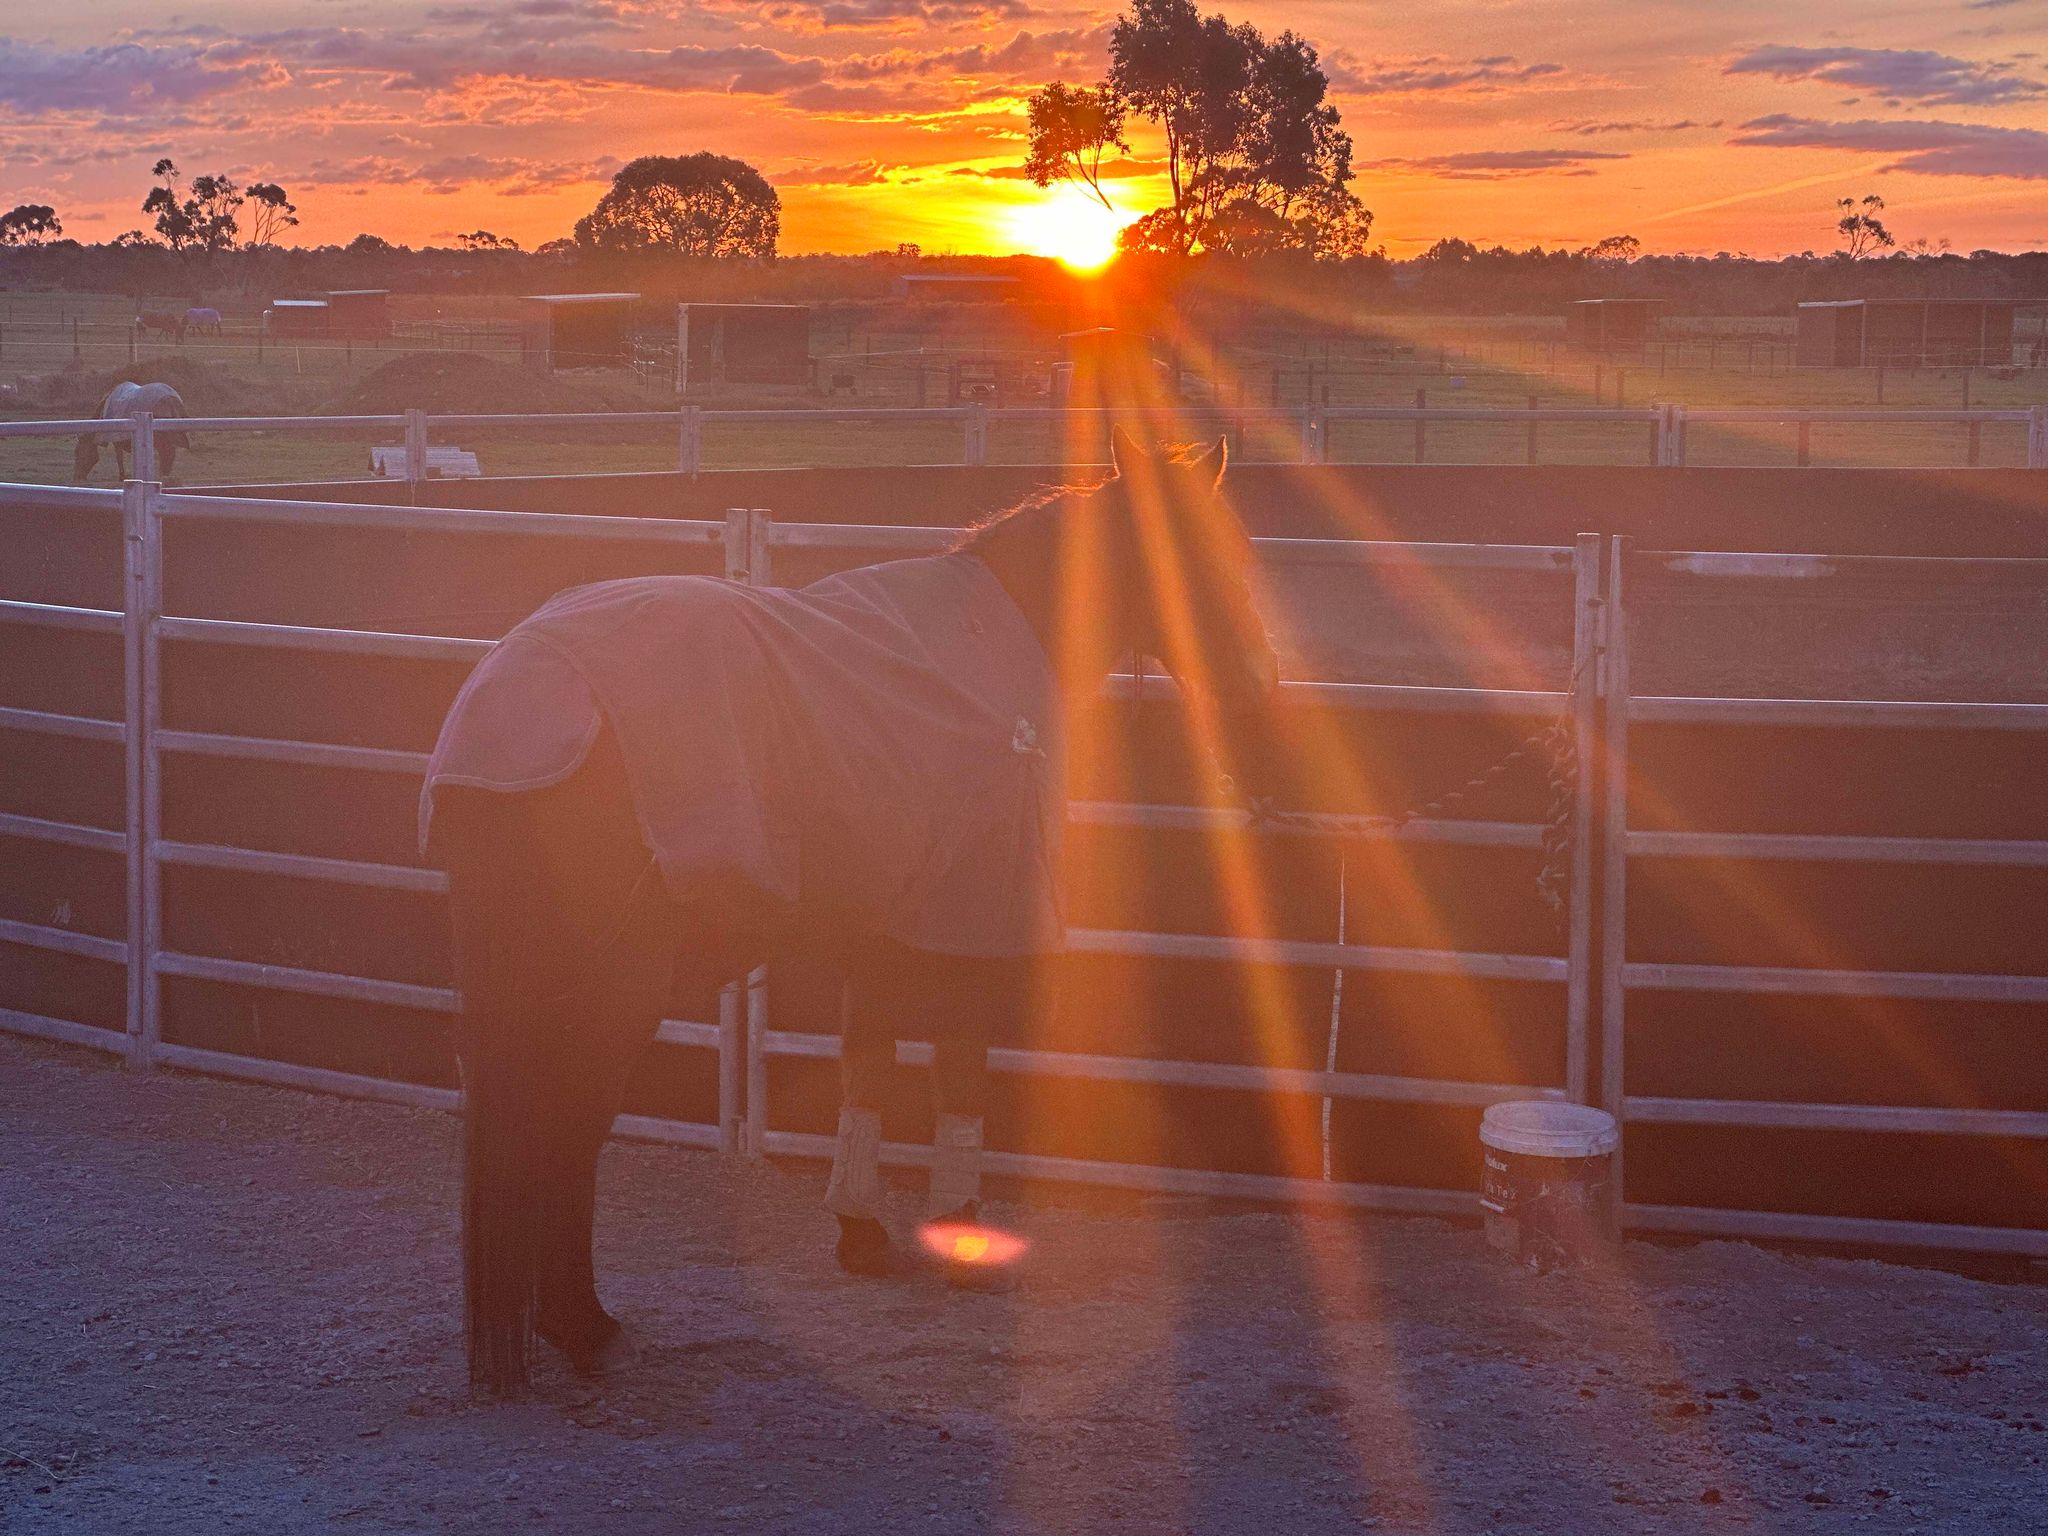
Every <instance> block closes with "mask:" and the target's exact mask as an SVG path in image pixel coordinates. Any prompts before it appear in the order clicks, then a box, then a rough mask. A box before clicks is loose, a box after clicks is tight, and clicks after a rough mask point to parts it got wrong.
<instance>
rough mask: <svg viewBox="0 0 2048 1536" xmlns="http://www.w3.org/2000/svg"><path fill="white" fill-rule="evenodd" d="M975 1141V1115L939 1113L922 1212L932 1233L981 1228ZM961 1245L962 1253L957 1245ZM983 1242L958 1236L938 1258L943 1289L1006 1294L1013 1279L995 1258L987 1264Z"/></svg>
mask: <svg viewBox="0 0 2048 1536" xmlns="http://www.w3.org/2000/svg"><path fill="white" fill-rule="evenodd" d="M981 1138H982V1122H981V1116H979V1115H954V1114H947V1113H945V1112H944V1111H941V1112H940V1113H939V1115H938V1123H937V1126H936V1129H935V1132H934V1134H933V1137H932V1185H931V1197H930V1201H929V1205H928V1209H929V1210H930V1211H931V1220H930V1225H931V1226H932V1227H936V1228H941V1229H943V1228H945V1227H976V1226H979V1225H980V1224H981ZM963 1241H964V1242H965V1243H966V1244H967V1245H969V1246H967V1247H962V1246H960V1244H961V1243H962V1242H963ZM988 1242H989V1237H988V1236H986V1235H980V1234H971V1233H962V1234H960V1235H959V1236H958V1237H956V1238H955V1239H954V1243H955V1247H954V1250H953V1252H951V1253H941V1254H940V1255H939V1261H940V1263H941V1265H942V1266H943V1268H944V1270H945V1275H946V1283H947V1284H948V1285H950V1286H953V1287H954V1288H956V1289H958V1290H963V1291H995V1292H1001V1291H1008V1290H1011V1289H1013V1288H1014V1287H1015V1286H1016V1283H1017V1280H1016V1274H1015V1272H1014V1271H1013V1270H1012V1268H1011V1266H1010V1264H1009V1263H1007V1262H1004V1261H1003V1260H1002V1259H1001V1258H997V1259H995V1260H994V1261H991V1258H990V1255H989V1253H988V1249H987V1244H988Z"/></svg>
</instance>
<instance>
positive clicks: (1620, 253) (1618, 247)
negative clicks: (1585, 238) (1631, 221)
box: [1579, 235, 1643, 262]
mask: <svg viewBox="0 0 2048 1536" xmlns="http://www.w3.org/2000/svg"><path fill="white" fill-rule="evenodd" d="M1579 254H1580V255H1581V256H1584V257H1585V258H1586V259H1587V260H1589V261H1619V262H1629V261H1634V260H1635V259H1636V258H1637V257H1638V256H1640V255H1642V254H1643V242H1642V241H1640V240H1638V239H1637V238H1636V237H1635V236H1634V235H1609V236H1607V238H1606V239H1604V240H1596V241H1594V242H1593V243H1592V244H1591V245H1589V246H1586V247H1585V248H1584V249H1583V250H1581V251H1580V252H1579Z"/></svg>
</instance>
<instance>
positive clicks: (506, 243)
mask: <svg viewBox="0 0 2048 1536" xmlns="http://www.w3.org/2000/svg"><path fill="white" fill-rule="evenodd" d="M455 243H456V244H457V245H459V246H461V247H462V249H464V250H465V251H516V250H518V249H519V242H518V241H517V240H514V239H512V238H511V237H510V236H507V235H494V234H492V233H491V232H490V231H489V230H488V229H473V230H471V231H470V232H469V233H468V234H466V235H457V236H456V237H455Z"/></svg>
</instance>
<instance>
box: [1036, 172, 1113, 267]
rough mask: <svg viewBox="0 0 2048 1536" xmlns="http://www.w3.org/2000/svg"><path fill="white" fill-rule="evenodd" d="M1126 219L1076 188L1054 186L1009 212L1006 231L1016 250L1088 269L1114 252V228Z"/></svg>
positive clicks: (1098, 265)
mask: <svg viewBox="0 0 2048 1536" xmlns="http://www.w3.org/2000/svg"><path fill="white" fill-rule="evenodd" d="M1129 222H1130V216H1129V215H1128V214H1124V213H1120V212H1118V211H1116V210H1115V209H1111V208H1105V207H1103V206H1102V204H1101V203H1099V202H1097V201H1096V200H1095V199H1094V198H1093V197H1091V196H1090V195H1089V194H1088V193H1086V192H1084V191H1082V190H1081V189H1080V188H1079V187H1072V186H1066V187H1055V188H1054V189H1053V190H1051V191H1050V192H1048V193H1046V194H1045V196H1044V197H1042V198H1038V199H1036V200H1034V201H1033V202H1031V203H1029V204H1027V205H1026V206H1024V207H1021V208H1018V209H1016V210H1015V211H1014V212H1013V213H1011V215H1010V218H1009V233H1010V235H1011V237H1012V238H1013V239H1014V240H1015V241H1016V242H1017V247H1018V249H1019V250H1022V251H1027V252H1029V253H1030V254H1031V255H1034V256H1051V257H1055V258H1057V259H1058V260H1060V261H1062V262H1065V263H1066V264H1067V265H1068V266H1070V267H1074V268H1077V269H1079V270H1081V271H1084V272H1088V271H1093V270H1094V269H1095V268H1097V267H1100V266H1103V265H1105V264H1106V263H1107V262H1108V261H1109V259H1110V257H1112V256H1114V255H1115V254H1116V236H1117V231H1118V230H1120V229H1122V228H1123V227H1124V225H1126V224H1128V223H1129Z"/></svg>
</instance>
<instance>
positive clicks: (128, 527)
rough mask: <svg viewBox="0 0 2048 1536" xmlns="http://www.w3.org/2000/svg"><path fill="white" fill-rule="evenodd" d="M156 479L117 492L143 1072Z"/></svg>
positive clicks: (132, 1005) (150, 903)
mask: <svg viewBox="0 0 2048 1536" xmlns="http://www.w3.org/2000/svg"><path fill="white" fill-rule="evenodd" d="M162 490H163V488H162V487H161V486H159V485H157V484H155V483H154V482H153V481H147V480H130V481H128V482H127V483H126V484H124V485H123V486H122V487H121V521H122V544H123V550H122V554H123V558H122V574H123V577H124V586H125V588H126V590H125V591H124V592H123V594H122V597H123V601H122V605H121V608H122V616H121V641H122V659H123V676H122V725H123V731H124V764H123V766H124V769H125V774H124V780H125V783H124V789H125V792H126V793H125V799H126V810H127V823H126V825H127V844H128V847H127V897H128V901H127V907H128V915H127V930H128V976H127V1030H128V1047H127V1060H128V1063H129V1065H130V1066H133V1067H136V1068H138V1069H140V1070H143V1071H147V1070H148V1069H149V1068H150V1067H151V1066H153V1065H154V1063H155V1058H156V1047H157V1042H158V1041H159V1040H160V1039H161V1038H162V1033H163V1028H162V1022H163V1021H162V1009H161V1007H160V1004H159V998H160V994H159V991H158V986H157V973H156V957H157V950H158V949H159V947H160V936H161V933H162V929H163V916H162V901H163V891H162V882H161V870H160V868H159V866H158V864H157V848H158V846H159V844H160V843H161V841H162V823H163V797H162V794H161V791H160V788H159V785H158V779H157V758H156V735H157V728H158V725H159V722H160V717H161V714H162V688H161V686H160V679H159V675H158V673H159V666H160V660H161V656H160V651H159V648H158V641H157V634H156V620H157V615H158V614H159V613H160V612H161V611H162V609H163V525H162V523H161V521H160V520H159V518H158V498H159V496H160V495H161V494H162Z"/></svg>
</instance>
